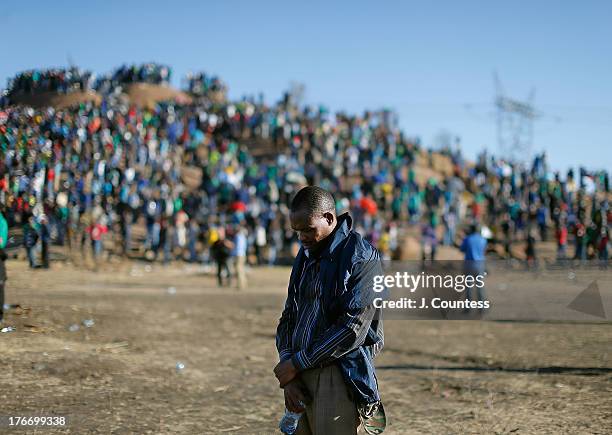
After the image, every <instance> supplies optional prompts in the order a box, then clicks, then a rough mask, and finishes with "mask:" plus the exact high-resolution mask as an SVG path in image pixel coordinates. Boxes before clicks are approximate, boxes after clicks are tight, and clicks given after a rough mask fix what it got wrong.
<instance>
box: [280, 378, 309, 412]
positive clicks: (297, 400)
mask: <svg viewBox="0 0 612 435" xmlns="http://www.w3.org/2000/svg"><path fill="white" fill-rule="evenodd" d="M304 389H305V387H304V384H303V383H302V381H300V380H299V379H294V380H292V381H291V382H289V383H288V384H287V385H285V387H284V389H283V390H284V392H285V407H286V408H287V409H288V410H289V411H291V412H297V413H300V412H304V411H305V408H304V405H305V403H307V402H308V401H309V400H308V399H307V397H306V395H305V394H304V393H305V391H304Z"/></svg>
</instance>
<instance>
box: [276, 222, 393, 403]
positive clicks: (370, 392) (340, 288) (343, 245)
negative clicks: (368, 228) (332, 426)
mask: <svg viewBox="0 0 612 435" xmlns="http://www.w3.org/2000/svg"><path fill="white" fill-rule="evenodd" d="M337 225H338V226H337V228H336V230H335V231H334V232H333V233H332V235H331V236H330V237H333V238H332V240H331V242H330V243H329V244H328V245H327V248H326V249H325V250H324V251H323V252H322V253H321V255H320V269H319V273H320V279H321V282H322V295H321V298H322V301H321V306H322V311H323V317H324V323H325V326H326V327H327V328H329V327H331V326H340V327H342V326H344V325H343V324H342V322H343V319H345V318H346V317H347V316H346V314H347V313H349V314H350V315H351V316H353V317H354V316H361V315H363V313H365V311H366V310H367V311H368V314H372V313H373V316H371V315H367V316H364V318H367V321H366V322H362V323H360V324H358V325H354V324H351V327H350V329H352V330H353V331H354V334H355V336H354V338H355V340H354V341H353V345H352V347H351V349H349V350H348V351H347V352H344V353H343V354H342V355H339V356H338V358H336V359H335V360H334V361H332V362H331V363H333V364H336V365H337V366H338V368H339V369H340V371H341V372H342V375H343V377H344V380H345V382H346V384H347V386H348V388H349V392H350V393H351V396H352V398H353V400H354V401H355V402H356V403H357V404H358V405H366V404H371V403H375V402H378V401H380V396H379V393H378V383H377V380H376V374H375V371H374V365H373V361H372V360H373V359H374V357H375V356H376V355H377V354H378V353H379V352H380V350H381V349H382V347H383V341H384V334H383V323H382V310H381V309H376V308H374V306H373V299H374V298H375V297H377V293H374V292H373V290H372V280H373V276H374V275H382V274H383V270H382V264H381V260H380V254H379V252H378V251H377V250H376V249H375V248H374V247H373V246H372V245H371V244H370V243H369V242H368V241H366V240H365V239H363V237H361V235H360V234H358V233H357V232H355V231H353V230H352V229H351V228H352V219H351V217H350V216H349V214H348V213H345V214H343V215H341V216H338V224H337ZM306 260H307V257H306V255H305V254H304V249H303V248H301V249H300V251H299V253H298V255H297V257H296V258H295V261H294V264H293V269H292V271H291V278H290V279H289V292H288V297H287V302H286V303H285V309H284V310H283V314H282V316H281V318H280V321H279V325H278V329H277V347H279V341H280V340H279V336H281V335H284V334H291V333H292V331H293V326H294V325H293V321H294V319H295V315H294V314H295V311H296V310H297V300H298V299H297V295H296V286H297V283H299V281H300V271H302V270H303V266H304V262H305V261H306ZM278 350H279V353H281V352H283V351H284V349H280V348H279V349H278ZM285 358H286V355H282V354H281V359H285Z"/></svg>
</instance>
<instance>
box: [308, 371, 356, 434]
mask: <svg viewBox="0 0 612 435" xmlns="http://www.w3.org/2000/svg"><path fill="white" fill-rule="evenodd" d="M300 379H301V380H302V382H303V383H304V385H305V386H306V389H307V390H308V392H309V394H310V397H311V398H312V401H311V402H310V403H309V404H308V405H306V411H305V412H304V414H302V417H301V418H300V423H299V425H298V428H297V431H296V435H355V434H357V427H358V426H359V414H358V413H357V407H356V406H355V403H353V401H352V400H351V398H350V397H349V393H348V390H347V387H346V384H345V383H344V379H343V378H342V373H340V370H339V369H338V367H336V366H335V365H333V364H332V365H330V366H327V367H324V368H316V369H310V370H306V371H304V372H302V373H301V374H300Z"/></svg>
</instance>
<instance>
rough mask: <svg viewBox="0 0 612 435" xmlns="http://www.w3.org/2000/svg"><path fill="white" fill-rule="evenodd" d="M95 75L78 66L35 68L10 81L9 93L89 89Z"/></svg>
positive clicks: (65, 91)
mask: <svg viewBox="0 0 612 435" xmlns="http://www.w3.org/2000/svg"><path fill="white" fill-rule="evenodd" d="M94 81H95V75H94V74H92V73H91V71H83V70H80V69H79V68H76V67H71V68H54V69H47V70H40V69H33V70H28V71H23V72H21V73H19V74H17V75H16V76H15V77H14V78H12V79H10V80H9V81H8V86H7V90H8V94H9V95H15V94H26V95H27V94H34V93H39V92H61V93H64V94H65V93H69V92H72V91H87V90H90V89H92V88H93V85H94Z"/></svg>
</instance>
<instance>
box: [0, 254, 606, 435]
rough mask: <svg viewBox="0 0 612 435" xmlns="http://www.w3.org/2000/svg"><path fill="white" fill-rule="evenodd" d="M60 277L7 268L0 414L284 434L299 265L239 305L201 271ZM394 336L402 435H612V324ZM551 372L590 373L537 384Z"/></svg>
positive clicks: (92, 426) (61, 272)
mask: <svg viewBox="0 0 612 435" xmlns="http://www.w3.org/2000/svg"><path fill="white" fill-rule="evenodd" d="M52 266H53V269H52V270H49V271H44V270H35V271H30V270H28V269H27V268H26V265H25V263H24V262H23V261H15V260H11V261H9V262H8V271H9V276H10V278H9V283H8V285H7V302H9V303H18V304H20V306H21V309H12V310H10V312H9V313H8V315H7V318H6V321H5V324H4V325H3V326H6V325H13V326H15V327H16V331H15V332H11V333H5V334H0V367H1V370H2V376H0V396H1V403H2V406H1V412H0V414H2V415H53V414H55V415H66V416H68V417H69V419H70V420H69V426H68V428H67V429H65V430H63V431H62V430H55V429H51V430H49V429H40V430H39V431H38V433H61V432H66V433H78V434H82V433H104V434H106V433H139V434H140V433H196V434H222V433H236V434H270V433H275V430H276V425H277V421H278V418H279V417H280V415H281V414H282V412H283V399H282V392H281V390H279V389H278V387H277V385H276V383H275V379H274V376H273V374H272V368H273V366H274V364H275V363H276V360H277V356H276V351H275V346H274V334H275V327H276V322H277V319H278V316H279V314H280V311H281V307H282V305H283V302H284V294H285V291H286V287H285V286H286V283H287V280H288V274H289V270H288V269H287V268H260V269H254V270H251V271H250V273H249V284H250V285H249V287H248V289H247V290H245V291H241V292H239V291H236V290H234V289H219V288H217V287H216V283H215V281H214V279H213V277H212V276H210V275H209V274H207V273H205V272H204V271H203V270H202V269H200V268H197V267H191V266H183V265H175V266H170V267H162V266H158V265H153V266H147V265H145V264H144V263H127V262H126V263H118V264H113V265H107V266H104V267H102V268H101V270H100V271H98V272H90V271H86V270H83V269H76V268H74V267H73V266H70V265H65V264H61V263H53V264H52ZM171 287H174V288H175V293H174V294H173V291H172V289H170V291H169V288H171ZM86 319H93V320H94V322H95V324H94V325H93V326H92V327H89V328H87V327H84V326H83V324H82V321H83V320H86ZM72 324H80V325H81V326H80V328H79V330H78V331H74V332H71V331H69V329H68V328H69V326H70V325H72ZM385 332H386V347H385V350H384V351H383V353H382V355H381V356H380V357H379V358H378V359H377V361H376V363H377V367H378V376H379V380H380V387H381V391H382V394H383V398H384V401H385V405H386V409H387V413H388V415H389V422H390V424H389V427H388V431H387V433H389V434H607V433H610V428H612V411H611V410H612V374H611V373H610V367H612V363H611V358H612V349H611V347H610V343H612V326H611V325H609V324H603V325H602V324H600V325H588V324H537V323H500V322H480V321H463V322H457V321H455V322H452V321H446V322H443V321H405V320H403V321H402V320H398V321H387V323H386V324H385ZM177 362H182V363H184V364H185V368H184V369H183V370H182V371H180V372H177V370H176V364H177ZM550 366H558V367H566V368H574V369H576V370H573V371H568V372H563V371H561V372H560V373H539V372H538V368H541V367H550ZM581 367H593V368H601V370H591V371H580V368H581ZM492 368H495V370H490V369H492ZM606 368H607V370H605V369H606ZM2 431H5V433H11V431H10V430H8V429H6V428H3V429H2ZM14 432H17V431H16V430H15V431H14ZM22 432H23V431H22ZM31 432H33V431H31Z"/></svg>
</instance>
